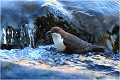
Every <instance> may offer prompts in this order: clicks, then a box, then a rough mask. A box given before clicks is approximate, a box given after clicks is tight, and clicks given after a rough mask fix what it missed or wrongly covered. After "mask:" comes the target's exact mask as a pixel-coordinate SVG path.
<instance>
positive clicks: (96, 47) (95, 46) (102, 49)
mask: <svg viewBox="0 0 120 80" xmlns="http://www.w3.org/2000/svg"><path fill="white" fill-rule="evenodd" d="M92 51H93V52H104V51H105V47H103V46H97V45H93V48H92Z"/></svg>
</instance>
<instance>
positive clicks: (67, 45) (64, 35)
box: [47, 26, 105, 54]
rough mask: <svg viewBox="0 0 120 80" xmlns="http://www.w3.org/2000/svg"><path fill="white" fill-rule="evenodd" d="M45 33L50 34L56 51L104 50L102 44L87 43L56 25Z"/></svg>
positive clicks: (84, 51)
mask: <svg viewBox="0 0 120 80" xmlns="http://www.w3.org/2000/svg"><path fill="white" fill-rule="evenodd" d="M47 33H50V34H51V35H52V39H53V42H54V44H55V46H56V47H57V49H58V51H60V52H63V53H67V54H72V53H76V54H84V53H87V52H104V50H105V49H104V47H103V46H98V45H93V44H91V43H88V42H86V41H84V40H82V39H80V38H78V37H77V36H75V35H73V34H71V33H68V32H66V31H64V30H63V29H62V28H60V27H58V26H55V27H52V28H51V30H50V31H48V32H47Z"/></svg>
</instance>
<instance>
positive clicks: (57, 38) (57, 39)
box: [51, 33, 66, 51]
mask: <svg viewBox="0 0 120 80" xmlns="http://www.w3.org/2000/svg"><path fill="white" fill-rule="evenodd" d="M51 35H52V38H53V42H54V44H55V46H56V47H57V48H58V50H59V51H64V50H65V48H66V46H65V45H64V43H63V38H62V36H61V35H60V34H58V33H52V34H51Z"/></svg>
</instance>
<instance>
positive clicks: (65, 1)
mask: <svg viewBox="0 0 120 80" xmlns="http://www.w3.org/2000/svg"><path fill="white" fill-rule="evenodd" d="M119 5H120V3H119V0H84V1H83V0H39V1H38V0H30V1H29V2H28V1H27V0H26V1H8V0H2V1H1V32H0V33H1V36H0V40H1V43H3V44H8V43H9V44H12V43H13V42H15V40H14V39H13V38H14V36H16V34H17V33H20V38H19V40H20V41H21V40H24V39H25V37H26V34H27V35H28V37H26V38H27V39H29V43H28V44H29V47H25V48H23V49H11V50H5V49H4V50H0V58H1V59H7V60H13V61H14V60H15V61H19V60H23V59H28V60H35V61H37V62H41V63H43V64H46V65H50V66H56V67H57V66H67V67H73V68H76V66H77V69H78V70H95V71H98V72H101V73H102V72H105V74H107V75H112V76H115V77H118V76H119V72H120V63H119V53H118V54H114V53H113V52H111V51H106V52H103V53H101V52H98V53H95V52H89V53H86V54H64V53H60V52H59V51H57V49H56V47H55V46H54V45H46V46H43V45H39V46H37V47H36V48H31V46H33V47H34V46H35V38H34V37H35V36H34V35H35V31H36V28H35V27H36V25H34V24H33V23H34V20H35V18H36V17H37V16H46V13H47V12H51V13H52V14H53V15H54V16H55V17H56V16H61V17H63V18H64V19H65V20H66V21H67V22H68V23H69V24H70V25H72V27H73V28H79V26H80V24H81V23H82V24H84V25H85V26H86V29H87V30H88V31H91V32H92V30H94V29H92V27H90V26H93V25H94V26H97V29H98V30H100V31H98V33H104V31H105V30H111V29H112V26H113V24H119V23H118V22H119V17H118V16H119ZM86 19H87V20H86ZM82 21H83V22H82ZM92 22H94V23H96V24H93V23H92ZM23 25H24V26H25V29H23ZM7 26H12V27H14V28H16V29H21V30H20V32H17V31H16V34H15V33H13V31H11V32H10V29H11V28H10V29H8V30H6V29H7V28H6V27H7ZM101 27H102V28H103V29H102V28H101ZM80 28H83V27H80ZM43 30H44V29H43ZM102 31H103V32H102ZM8 34H11V37H10V38H9V39H8V38H7V36H6V35H8ZM112 37H113V36H112ZM115 38H116V36H115ZM7 39H8V40H7ZM113 40H114V39H113ZM24 42H25V40H24ZM107 42H108V44H109V43H110V42H109V40H108V41H107ZM16 43H17V44H22V43H23V42H21V43H20V42H17V41H16ZM25 43H27V42H25ZM108 46H109V48H110V47H111V49H112V44H109V45H108Z"/></svg>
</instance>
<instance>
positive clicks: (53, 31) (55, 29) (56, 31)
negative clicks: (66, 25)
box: [47, 27, 63, 34]
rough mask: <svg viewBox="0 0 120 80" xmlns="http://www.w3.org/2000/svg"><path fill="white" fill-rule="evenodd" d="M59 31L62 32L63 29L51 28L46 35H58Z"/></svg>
mask: <svg viewBox="0 0 120 80" xmlns="http://www.w3.org/2000/svg"><path fill="white" fill-rule="evenodd" d="M61 30H63V29H62V28H60V27H52V28H51V30H50V31H48V32H47V33H51V34H52V33H57V34H59V33H60V31H61Z"/></svg>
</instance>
